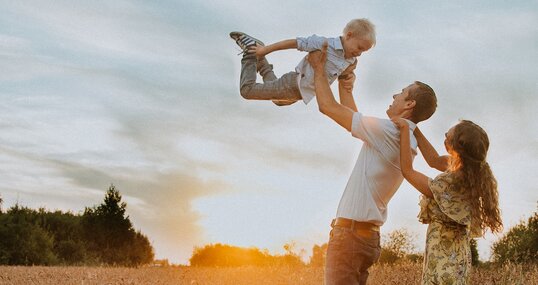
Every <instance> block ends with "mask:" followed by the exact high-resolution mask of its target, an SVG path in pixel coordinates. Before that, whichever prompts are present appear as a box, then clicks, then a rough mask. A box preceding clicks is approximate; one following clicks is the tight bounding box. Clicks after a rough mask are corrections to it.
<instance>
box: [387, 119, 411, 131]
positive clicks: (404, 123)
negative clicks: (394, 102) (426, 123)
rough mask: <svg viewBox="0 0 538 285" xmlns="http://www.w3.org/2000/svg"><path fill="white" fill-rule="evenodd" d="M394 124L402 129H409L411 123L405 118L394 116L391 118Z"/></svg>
mask: <svg viewBox="0 0 538 285" xmlns="http://www.w3.org/2000/svg"><path fill="white" fill-rule="evenodd" d="M390 120H391V121H392V122H393V123H394V125H396V127H397V128H398V129H400V130H402V129H409V124H408V123H407V121H406V120H405V119H403V118H392V119H390Z"/></svg>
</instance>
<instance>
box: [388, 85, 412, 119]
mask: <svg viewBox="0 0 538 285" xmlns="http://www.w3.org/2000/svg"><path fill="white" fill-rule="evenodd" d="M417 87H418V86H417V85H416V84H415V83H413V84H411V85H409V86H407V87H405V88H404V89H402V92H400V93H398V94H394V95H393V96H392V98H393V101H392V104H390V106H389V108H388V109H387V115H388V116H389V118H391V119H392V118H396V117H401V116H402V115H403V113H404V112H405V111H406V110H409V104H410V103H411V101H406V99H407V97H408V96H409V91H411V90H413V89H414V88H417Z"/></svg>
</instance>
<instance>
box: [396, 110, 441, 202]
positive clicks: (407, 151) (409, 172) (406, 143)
mask: <svg viewBox="0 0 538 285" xmlns="http://www.w3.org/2000/svg"><path fill="white" fill-rule="evenodd" d="M392 121H393V122H394V124H395V125H396V127H398V128H399V129H400V169H401V170H402V175H403V177H404V178H405V179H406V180H407V181H408V182H409V183H410V184H411V185H413V187H415V188H416V189H417V190H418V191H419V192H420V193H422V194H424V195H425V196H427V197H430V198H432V197H433V194H432V191H431V190H430V186H429V185H428V177H427V176H426V175H424V174H422V173H420V172H418V171H416V170H414V169H413V161H412V156H411V143H410V138H409V125H408V124H407V122H406V121H405V120H404V119H402V118H395V119H392Z"/></svg>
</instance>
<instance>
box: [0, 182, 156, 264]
mask: <svg viewBox="0 0 538 285" xmlns="http://www.w3.org/2000/svg"><path fill="white" fill-rule="evenodd" d="M1 201H2V200H1V199H0V205H1ZM126 207H127V204H126V203H124V202H122V201H121V194H120V192H119V191H118V190H116V188H115V187H114V185H111V186H110V187H109V188H108V190H107V192H106V194H105V199H104V201H103V203H101V204H100V205H96V206H93V207H86V208H85V210H84V213H83V214H73V213H71V212H62V211H54V212H51V211H47V210H46V209H44V208H40V209H38V210H33V209H30V208H27V207H23V206H21V205H19V204H18V203H17V204H15V205H14V206H12V207H11V208H9V209H8V210H7V211H5V212H4V211H2V210H1V209H0V241H1V242H0V264H2V265H113V266H138V265H142V264H147V263H149V262H151V261H152V260H153V257H154V253H153V247H152V246H151V244H150V242H149V240H148V238H147V237H146V236H145V235H144V234H142V233H141V232H140V231H135V229H134V228H133V225H132V223H131V221H130V219H129V216H127V215H126Z"/></svg>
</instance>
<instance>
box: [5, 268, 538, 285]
mask: <svg viewBox="0 0 538 285" xmlns="http://www.w3.org/2000/svg"><path fill="white" fill-rule="evenodd" d="M420 271H421V265H420V264H414V263H407V264H400V265H392V266H384V265H376V266H374V267H373V268H372V270H371V271H370V278H369V282H368V284H406V285H408V284H419V281H420ZM322 283H323V269H322V268H315V267H300V268H290V267H268V268H256V267H242V268H193V267H167V268H156V267H143V268H114V267H41V266H36V267H20V266H0V284H54V285H60V284H62V285H63V284H84V285H87V284H88V285H89V284H189V285H194V284H197V285H202V284H219V285H220V284H222V285H226V284H230V285H241V284H260V285H262V284H271V285H279V284H282V285H284V284H301V285H302V284H322ZM472 284H510V285H518V284H538V266H537V265H526V266H521V265H507V266H503V267H490V268H478V269H475V270H474V271H473V274H472Z"/></svg>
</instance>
